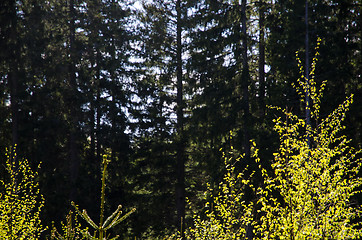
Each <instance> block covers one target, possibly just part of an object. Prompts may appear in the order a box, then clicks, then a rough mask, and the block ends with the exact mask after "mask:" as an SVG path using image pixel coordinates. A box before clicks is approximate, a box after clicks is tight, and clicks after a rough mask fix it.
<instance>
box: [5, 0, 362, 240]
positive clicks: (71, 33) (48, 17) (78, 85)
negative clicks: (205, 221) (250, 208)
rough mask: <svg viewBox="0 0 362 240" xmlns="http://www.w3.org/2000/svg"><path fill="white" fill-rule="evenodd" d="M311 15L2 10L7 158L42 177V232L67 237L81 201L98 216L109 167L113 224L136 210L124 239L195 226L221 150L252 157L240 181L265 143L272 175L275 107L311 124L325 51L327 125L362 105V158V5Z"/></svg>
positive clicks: (157, 8) (354, 1) (187, 5)
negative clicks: (308, 83)
mask: <svg viewBox="0 0 362 240" xmlns="http://www.w3.org/2000/svg"><path fill="white" fill-rule="evenodd" d="M307 10H308V18H307V19H306V6H305V1H295V0H283V1H269V0H249V1H247V0H241V1H221V0H201V1H195V0H184V1H181V0H174V1H171V0H170V1H169V0H150V1H143V2H139V1H136V2H134V1H132V0H122V1H121V0H118V1H117V0H85V1H82V0H48V1H41V0H20V1H19V0H18V1H16V0H2V1H0V149H1V152H2V153H3V152H5V149H6V148H9V147H11V146H14V145H15V144H16V145H17V154H18V158H21V157H26V158H27V159H28V160H29V162H30V164H31V165H32V166H33V167H36V166H37V165H38V164H39V163H41V169H40V173H39V179H38V180H39V183H40V189H41V193H42V194H43V195H44V198H45V206H44V209H43V211H42V216H41V217H42V221H43V224H45V225H48V226H51V223H52V221H54V223H55V225H58V224H59V223H60V221H62V220H64V219H65V215H66V214H67V213H68V211H69V209H72V206H71V204H70V202H71V201H75V202H77V204H79V205H80V206H82V207H83V208H87V209H88V212H89V215H90V216H92V217H93V218H95V219H96V218H97V216H99V215H97V214H98V206H99V204H100V197H99V196H100V186H101V181H100V179H101V161H102V156H103V154H109V156H110V159H111V163H110V165H109V167H108V176H107V190H106V196H107V202H106V210H105V211H106V212H107V213H111V212H112V211H113V210H114V209H116V208H117V206H118V204H122V205H123V207H124V208H125V209H126V210H129V209H131V208H133V207H135V208H136V209H137V211H136V212H135V213H134V214H132V215H131V216H130V217H129V218H127V220H126V221H125V222H124V223H122V224H121V225H120V226H119V227H118V229H116V232H118V233H121V234H122V237H123V238H125V239H127V238H129V239H134V238H135V237H137V239H138V238H144V239H145V238H151V239H152V238H156V237H158V236H164V235H165V234H168V233H170V232H173V231H174V230H175V229H177V228H178V227H179V226H180V225H181V224H186V225H187V224H190V223H189V220H188V219H189V218H190V212H189V210H188V209H189V208H188V207H186V208H185V205H186V201H185V199H186V197H187V198H188V199H189V200H190V201H191V202H192V203H193V205H192V206H191V208H193V209H194V210H195V211H202V206H203V205H202V202H201V200H202V199H203V198H204V196H203V192H204V191H205V190H206V185H205V183H206V182H211V183H218V182H219V181H220V180H221V179H222V176H223V173H224V172H225V166H224V163H223V161H222V160H221V157H222V156H221V152H220V151H219V150H220V148H224V149H225V148H228V147H229V146H230V144H232V145H233V146H234V147H235V149H236V151H238V152H240V153H245V159H244V161H242V164H240V166H238V168H239V170H240V171H242V169H244V168H245V167H246V165H249V168H248V169H249V170H248V171H252V169H254V168H256V166H255V163H254V162H253V161H251V156H250V140H251V139H254V141H255V142H256V143H257V145H258V147H259V148H260V153H259V154H260V159H261V163H262V165H263V167H265V168H266V169H269V168H270V164H271V159H272V158H273V157H272V156H273V152H275V151H276V150H277V148H278V146H279V142H278V141H279V139H278V136H277V134H276V133H275V132H274V131H273V122H272V119H273V118H275V116H276V114H278V113H277V112H275V111H274V110H273V109H270V108H267V106H270V105H272V106H280V107H283V108H286V109H288V111H290V112H293V113H294V114H296V115H298V116H301V117H303V116H305V110H304V109H305V106H304V105H303V104H301V103H300V101H299V99H298V94H297V92H296V91H295V89H293V87H292V84H295V83H296V82H297V79H298V78H299V77H300V72H299V67H298V62H297V60H296V51H298V52H299V57H300V58H301V61H302V62H303V63H305V62H306V63H307V65H308V62H311V58H312V56H313V55H314V48H315V46H316V44H317V38H318V37H320V38H321V39H322V40H321V44H320V49H319V54H320V55H319V61H318V64H317V68H316V71H315V79H316V81H317V82H319V83H320V82H322V81H324V80H328V82H327V85H326V90H325V93H324V98H323V101H322V103H321V116H322V117H323V116H325V115H326V114H328V113H329V112H331V111H332V110H333V109H335V108H336V107H337V106H338V105H339V104H340V103H341V102H343V100H344V99H345V98H346V97H347V96H349V95H350V94H352V93H353V94H355V98H354V99H355V101H354V103H353V105H352V106H351V108H350V111H349V113H348V115H347V118H346V120H345V121H346V122H345V124H346V126H347V127H346V129H345V130H344V134H346V135H347V136H348V137H349V138H351V139H352V142H351V144H352V145H353V146H355V147H356V148H359V149H360V148H361V145H362V138H361V132H362V126H361V124H362V121H361V120H362V26H361V24H362V13H361V11H362V1H361V0H331V1H324V0H309V2H308V6H307ZM306 20H307V21H306ZM306 33H308V35H306ZM306 36H307V38H306ZM306 40H307V42H308V45H309V46H308V45H307V46H308V48H307V50H306ZM306 53H308V54H306ZM308 55H309V56H310V59H308ZM306 56H307V57H306ZM306 58H307V59H306ZM313 124H318V123H313ZM230 131H232V132H233V134H234V137H233V140H232V143H231V142H230V138H229V133H230ZM4 161H5V155H4V154H1V156H0V162H1V163H3V162H4ZM2 166H3V164H2V165H1V166H0V176H1V177H2V176H3V173H4V171H5V170H4V168H3V167H2ZM254 178H255V179H254V180H253V181H254V182H256V183H257V182H258V179H259V178H260V176H258V175H257V174H255V175H254ZM246 197H248V195H247V194H246ZM185 209H186V210H185ZM181 219H185V221H181Z"/></svg>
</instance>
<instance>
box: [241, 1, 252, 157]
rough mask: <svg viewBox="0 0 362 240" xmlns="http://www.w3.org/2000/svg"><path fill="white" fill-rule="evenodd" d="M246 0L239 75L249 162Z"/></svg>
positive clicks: (245, 149)
mask: <svg viewBox="0 0 362 240" xmlns="http://www.w3.org/2000/svg"><path fill="white" fill-rule="evenodd" d="M246 1H247V0H242V1H241V16H242V17H241V21H242V22H241V24H242V52H241V54H242V63H243V71H242V75H241V87H242V95H243V110H244V115H243V125H244V126H243V128H244V138H243V145H244V152H245V158H246V160H247V161H248V162H249V161H250V143H249V140H250V133H249V128H250V110H249V89H248V88H249V79H250V73H249V63H248V37H247V31H246V29H247V26H246Z"/></svg>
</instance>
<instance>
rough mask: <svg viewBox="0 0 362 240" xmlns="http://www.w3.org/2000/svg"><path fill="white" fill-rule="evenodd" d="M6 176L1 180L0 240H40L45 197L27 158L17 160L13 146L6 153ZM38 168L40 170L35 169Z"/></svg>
mask: <svg viewBox="0 0 362 240" xmlns="http://www.w3.org/2000/svg"><path fill="white" fill-rule="evenodd" d="M5 168H6V172H7V176H4V179H9V180H8V181H6V180H5V181H0V189H2V190H4V191H3V192H1V193H0V239H8V240H13V239H24V240H25V239H29V240H32V239H39V237H40V234H41V233H42V231H44V230H45V228H44V227H43V226H42V224H41V220H40V216H39V215H40V212H41V209H42V207H43V206H44V198H43V196H42V195H41V194H40V192H39V184H38V182H37V181H36V178H37V177H38V172H37V171H35V172H34V171H33V170H32V169H31V168H30V166H29V162H28V161H27V160H26V159H20V158H18V157H16V152H15V147H14V150H13V151H12V152H11V153H10V152H9V151H7V153H6V163H5ZM38 168H39V167H38Z"/></svg>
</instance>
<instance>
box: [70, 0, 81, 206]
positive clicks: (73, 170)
mask: <svg viewBox="0 0 362 240" xmlns="http://www.w3.org/2000/svg"><path fill="white" fill-rule="evenodd" d="M69 14H70V15H69V19H70V20H69V60H70V61H69V66H68V68H69V85H68V86H69V89H68V90H69V93H68V94H69V108H70V109H69V110H70V111H69V113H70V132H69V160H70V164H69V168H70V193H69V198H70V200H71V201H76V195H77V190H76V189H77V186H76V182H77V178H78V172H79V165H80V161H79V156H78V136H77V133H78V129H77V125H78V120H77V119H78V116H77V109H76V108H77V105H78V103H77V102H76V101H77V98H76V93H77V84H76V73H75V71H76V69H75V49H74V42H75V9H74V0H70V1H69Z"/></svg>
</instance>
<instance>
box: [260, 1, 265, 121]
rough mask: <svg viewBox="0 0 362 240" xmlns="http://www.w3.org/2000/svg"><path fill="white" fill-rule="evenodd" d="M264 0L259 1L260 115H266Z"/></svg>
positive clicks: (262, 116)
mask: <svg viewBox="0 0 362 240" xmlns="http://www.w3.org/2000/svg"><path fill="white" fill-rule="evenodd" d="M264 4H265V3H264V1H263V0H260V1H259V109H260V117H261V118H264V116H265V100H264V98H265V32H264V27H265V26H264V20H265V16H264V13H265V12H264V11H265V10H264Z"/></svg>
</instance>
